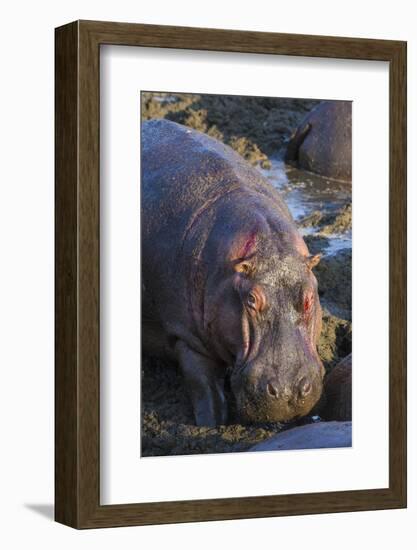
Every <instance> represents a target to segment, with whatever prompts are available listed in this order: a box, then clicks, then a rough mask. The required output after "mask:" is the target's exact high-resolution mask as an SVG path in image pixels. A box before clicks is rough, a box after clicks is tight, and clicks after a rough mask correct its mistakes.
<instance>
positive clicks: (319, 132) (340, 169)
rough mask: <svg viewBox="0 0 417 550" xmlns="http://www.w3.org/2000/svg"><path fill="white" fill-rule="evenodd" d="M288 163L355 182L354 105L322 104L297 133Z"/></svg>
mask: <svg viewBox="0 0 417 550" xmlns="http://www.w3.org/2000/svg"><path fill="white" fill-rule="evenodd" d="M285 161H286V162H287V163H289V164H292V165H295V166H297V167H298V168H302V169H304V170H308V171H310V172H315V173H316V174H320V175H322V176H327V177H329V178H333V179H337V180H344V181H351V179H352V103H351V102H350V101H322V102H321V103H319V104H318V105H317V106H316V107H315V108H314V109H312V110H311V111H310V112H309V113H308V114H307V115H306V117H305V118H304V119H303V121H302V122H301V124H300V126H299V127H298V128H297V130H296V131H295V132H294V133H293V135H292V136H291V138H290V141H289V143H288V147H287V151H286V155H285Z"/></svg>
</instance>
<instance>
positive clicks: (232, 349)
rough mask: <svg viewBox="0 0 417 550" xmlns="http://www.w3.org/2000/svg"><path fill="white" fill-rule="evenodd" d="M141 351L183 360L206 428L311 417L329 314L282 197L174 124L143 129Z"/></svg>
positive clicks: (234, 158) (218, 147)
mask: <svg viewBox="0 0 417 550" xmlns="http://www.w3.org/2000/svg"><path fill="white" fill-rule="evenodd" d="M141 232H142V235H141V247H142V250H141V257H142V342H143V347H144V350H145V351H147V352H148V353H150V354H153V355H157V356H162V357H170V358H172V359H174V360H176V361H178V363H179V365H180V368H181V371H182V373H183V376H184V381H185V384H186V387H187V390H188V393H189V395H190V398H191V402H192V406H193V410H194V416H195V420H196V423H197V424H198V425H206V426H214V425H218V424H224V423H226V421H227V417H228V402H227V399H226V393H225V380H226V379H228V380H230V387H231V393H232V399H233V400H234V401H235V408H236V411H237V414H238V416H239V419H240V420H241V421H242V422H264V421H286V420H290V419H293V418H295V417H300V416H304V415H306V414H308V413H309V411H310V410H311V409H312V407H313V406H314V405H315V403H316V402H317V401H318V399H319V398H320V395H321V392H322V379H323V375H324V369H323V365H322V363H321V361H320V358H319V356H318V354H317V349H316V343H317V340H318V338H319V335H320V329H321V316H322V313H321V307H320V302H319V297H318V293H317V281H316V278H315V276H314V274H313V272H312V269H313V268H314V266H315V265H316V264H317V262H318V261H319V256H311V255H310V254H309V251H308V249H307V246H306V245H305V243H304V241H303V239H302V237H301V236H300V234H299V233H298V230H297V228H296V226H295V223H294V221H293V219H292V217H291V215H290V213H289V211H288V208H287V206H286V205H285V203H284V202H283V200H282V198H281V196H280V195H279V193H278V192H277V190H275V189H274V188H273V187H272V186H271V184H270V183H269V182H268V181H267V180H266V179H264V178H263V177H262V176H261V174H260V173H259V172H258V171H257V170H256V169H255V168H253V167H251V166H250V165H249V164H247V163H246V161H244V160H243V159H242V158H241V157H240V156H239V155H238V154H237V153H235V152H234V151H233V150H232V149H231V148H229V147H227V146H225V145H223V144H222V143H221V142H219V141H217V140H215V139H213V138H210V137H208V136H206V135H204V134H201V133H199V132H196V131H194V130H191V129H189V128H186V127H184V126H182V125H179V124H176V123H173V122H169V121H166V120H152V121H148V122H145V123H143V125H142V132H141Z"/></svg>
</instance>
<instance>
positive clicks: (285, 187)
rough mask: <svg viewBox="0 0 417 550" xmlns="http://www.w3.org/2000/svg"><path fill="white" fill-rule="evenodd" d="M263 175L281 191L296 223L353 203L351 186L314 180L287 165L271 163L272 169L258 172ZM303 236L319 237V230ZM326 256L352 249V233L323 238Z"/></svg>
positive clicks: (304, 230)
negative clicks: (315, 213) (316, 213)
mask: <svg viewBox="0 0 417 550" xmlns="http://www.w3.org/2000/svg"><path fill="white" fill-rule="evenodd" d="M259 170H260V172H261V173H262V175H263V176H264V177H265V178H266V179H267V180H268V181H270V182H271V184H272V185H273V186H274V187H275V188H276V189H278V190H279V191H280V193H281V195H282V196H283V198H284V200H285V202H286V204H287V206H288V208H289V210H290V212H291V214H292V216H293V218H294V219H295V221H296V222H297V221H299V220H301V219H302V218H305V217H306V216H309V215H310V214H312V213H313V212H316V211H320V212H323V213H325V214H331V213H333V212H336V211H338V210H340V209H341V208H343V207H344V206H345V205H346V204H348V203H350V202H351V200H352V185H351V184H350V183H347V182H340V181H335V180H332V179H329V178H325V177H322V176H317V175H315V174H312V173H310V172H306V171H304V170H298V169H297V168H293V167H291V166H288V165H286V164H285V163H284V162H283V161H282V160H279V159H272V160H271V168H270V169H268V170H265V169H262V168H259ZM300 231H301V234H302V235H303V236H308V235H318V234H319V232H320V228H318V227H302V228H300ZM325 241H326V244H325V253H326V255H332V254H335V253H336V252H338V251H339V250H342V249H346V248H350V249H351V248H352V232H351V231H346V232H344V233H332V234H330V235H326V239H325Z"/></svg>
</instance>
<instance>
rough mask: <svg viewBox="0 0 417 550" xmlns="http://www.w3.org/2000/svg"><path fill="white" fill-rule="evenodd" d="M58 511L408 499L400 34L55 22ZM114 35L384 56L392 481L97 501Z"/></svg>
mask: <svg viewBox="0 0 417 550" xmlns="http://www.w3.org/2000/svg"><path fill="white" fill-rule="evenodd" d="M55 40H56V65H55V76H56V103H55V109H56V142H55V144H56V165H55V170H56V333H55V345H56V367H55V368H56V370H55V389H56V397H55V399H56V400H55V414H56V416H55V438H56V442H55V449H56V451H55V453H56V456H55V484H56V496H55V519H56V521H58V522H61V523H63V524H66V525H69V526H72V527H75V528H97V527H116V526H127V525H144V524H158V523H176V522H191V521H208V520H223V519H235V518H256V517H268V516H286V515H294V514H314V513H329V512H343V511H359V510H379V509H387V508H403V507H405V506H406V43H405V42H400V41H387V40H368V39H357V38H335V37H327V36H307V35H292V34H275V33H259V32H247V31H229V30H214V29H197V28H186V27H181V28H180V27H169V26H155V25H140V24H130V23H129V24H124V23H110V22H93V21H77V22H73V23H70V24H68V25H65V26H62V27H59V28H57V29H56V35H55ZM104 44H117V45H128V46H147V47H158V48H182V49H191V50H194V49H195V50H211V51H224V52H244V53H266V54H272V55H290V56H307V57H323V58H343V59H361V60H376V61H387V62H389V82H390V99H389V107H390V115H389V117H390V118H389V120H390V130H389V143H390V148H389V151H390V152H389V154H390V159H389V161H390V165H389V178H390V183H389V185H390V189H389V200H390V214H389V223H390V225H389V231H390V235H389V239H390V242H389V277H390V282H389V338H390V341H389V343H390V346H389V487H388V488H386V489H370V490H354V491H339V492H327V493H312V494H293V495H269V496H261V497H247V498H223V499H210V500H192V501H176V502H159V503H142V504H128V505H127V504H123V505H100V499H99V487H100V484H99V478H100V468H99V445H100V437H99V434H100V431H99V427H100V421H99V419H100V401H99V395H100V394H99V387H100V370H99V365H100V356H99V349H100V348H99V285H100V280H99V238H100V235H99V200H100V194H99V173H100V171H99V97H100V95H99V83H100V79H99V55H100V53H99V52H100V46H101V45H104Z"/></svg>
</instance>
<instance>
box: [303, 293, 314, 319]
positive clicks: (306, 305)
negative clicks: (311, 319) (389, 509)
mask: <svg viewBox="0 0 417 550" xmlns="http://www.w3.org/2000/svg"><path fill="white" fill-rule="evenodd" d="M313 299H314V298H313V293H312V292H311V291H307V292H306V293H305V295H304V302H303V311H304V315H305V316H308V315H309V314H310V312H311V308H312V307H313Z"/></svg>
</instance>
